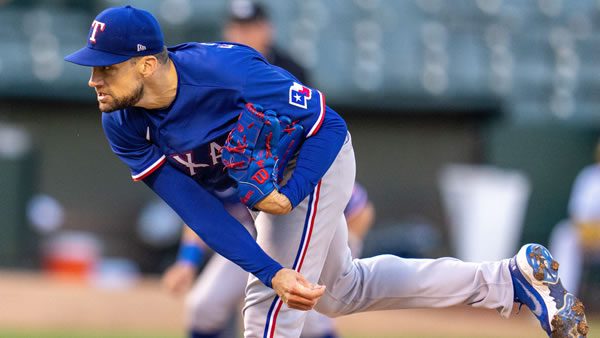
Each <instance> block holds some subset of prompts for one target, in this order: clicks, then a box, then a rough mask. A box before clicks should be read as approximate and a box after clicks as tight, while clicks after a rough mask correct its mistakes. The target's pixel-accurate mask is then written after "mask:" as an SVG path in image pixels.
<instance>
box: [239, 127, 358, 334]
mask: <svg viewBox="0 0 600 338" xmlns="http://www.w3.org/2000/svg"><path fill="white" fill-rule="evenodd" d="M354 173H355V172H354V153H353V150H352V145H351V143H350V141H349V139H348V141H347V142H346V144H345V145H344V146H343V147H342V150H341V151H340V153H339V154H338V157H337V158H336V160H335V161H334V163H333V164H332V166H331V167H330V168H329V170H328V171H327V173H326V174H325V176H324V177H323V178H322V179H321V181H320V182H319V184H318V185H317V187H316V188H315V189H314V191H313V192H312V193H311V195H310V196H309V197H307V198H306V199H305V200H304V201H302V203H300V204H299V205H298V206H297V207H296V208H294V210H293V211H292V212H291V213H289V214H287V215H283V216H274V215H268V214H264V213H261V214H260V215H258V217H257V218H256V228H257V241H258V243H259V244H260V246H261V247H262V248H263V249H264V250H265V251H266V252H267V253H268V254H269V255H270V256H271V257H273V258H274V259H275V260H277V261H278V262H279V263H281V264H282V265H283V266H285V267H287V268H291V269H294V270H296V271H299V272H300V273H301V274H302V275H303V276H304V277H305V278H306V279H307V280H309V281H310V282H312V283H316V282H317V281H318V279H319V276H320V275H321V270H322V268H323V264H324V262H325V257H326V256H327V253H328V251H329V246H330V243H331V240H332V238H333V235H334V233H335V231H336V228H337V224H338V223H340V222H341V224H340V225H341V226H344V227H345V226H346V223H345V219H344V216H343V211H344V208H345V206H346V203H347V202H348V200H349V198H350V195H351V193H352V186H353V184H354ZM305 317H306V312H303V311H298V310H292V309H289V308H288V307H287V305H285V304H283V303H282V301H281V300H280V299H279V297H277V296H276V294H275V292H274V291H273V290H272V289H270V288H267V287H266V286H264V285H263V284H262V283H260V282H259V281H258V280H257V279H256V278H254V277H253V276H251V277H250V279H249V284H248V287H247V289H246V304H245V307H244V325H245V337H278V338H279V337H299V336H300V333H301V330H302V327H303V323H304V319H305Z"/></svg>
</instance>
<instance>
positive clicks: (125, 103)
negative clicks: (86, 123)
mask: <svg viewBox="0 0 600 338" xmlns="http://www.w3.org/2000/svg"><path fill="white" fill-rule="evenodd" d="M142 96H144V85H143V84H141V83H140V85H139V86H138V87H137V88H136V89H134V90H133V92H132V93H131V94H130V95H127V96H125V97H121V98H114V97H113V102H109V103H106V104H104V107H103V104H100V110H101V111H103V112H112V111H115V110H121V109H125V108H129V107H133V106H135V105H136V104H137V103H138V102H140V100H141V99H142Z"/></svg>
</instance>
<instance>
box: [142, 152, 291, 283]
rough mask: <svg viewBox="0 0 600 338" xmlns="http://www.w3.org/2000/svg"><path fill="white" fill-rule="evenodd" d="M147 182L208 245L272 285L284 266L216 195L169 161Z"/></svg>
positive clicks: (147, 179)
mask: <svg viewBox="0 0 600 338" xmlns="http://www.w3.org/2000/svg"><path fill="white" fill-rule="evenodd" d="M144 183H146V184H147V185H148V186H149V187H150V188H151V189H152V190H153V191H154V192H155V193H156V194H157V195H158V196H160V197H161V198H162V199H163V200H164V201H165V202H166V203H167V204H168V205H169V206H170V207H171V208H173V210H175V212H177V214H178V215H179V217H181V218H182V219H183V221H184V222H185V223H186V224H187V225H188V226H189V227H190V228H191V229H192V230H194V231H195V232H196V233H197V234H198V236H200V237H201V238H202V239H203V240H204V241H205V242H206V244H208V246H210V247H211V248H212V249H213V250H215V251H216V252H218V253H219V254H220V255H221V256H223V257H225V258H227V259H229V260H230V261H232V262H234V263H235V264H237V265H239V266H240V267H241V268H242V269H244V270H246V271H248V272H250V273H252V274H253V275H255V276H256V277H257V278H258V279H259V280H260V281H261V282H263V283H264V284H265V285H266V286H268V287H271V280H272V279H273V277H274V276H275V274H276V273H277V272H278V271H279V270H281V269H282V268H283V267H282V266H281V265H280V264H279V263H277V262H276V261H275V260H273V259H272V258H271V257H269V256H268V255H267V254H266V253H265V252H264V251H263V250H262V249H261V248H260V246H259V245H258V244H257V243H256V241H255V240H254V238H252V236H251V235H250V233H248V231H247V230H246V228H244V226H243V225H242V224H241V223H239V222H238V221H237V220H236V219H235V218H233V217H232V216H231V215H230V214H229V213H228V212H227V211H226V210H225V208H224V207H223V204H222V203H221V202H220V201H219V200H217V199H216V197H214V196H213V195H211V194H210V193H208V192H207V191H206V190H204V189H203V188H202V187H201V186H200V185H199V184H197V183H196V182H195V181H194V180H193V179H192V178H190V177H189V176H186V175H185V174H183V173H181V172H180V171H178V170H177V169H175V168H173V167H172V166H171V165H170V164H169V163H166V164H165V165H163V166H162V167H160V168H159V169H158V170H156V171H155V172H154V173H152V174H151V175H150V176H148V177H147V178H146V179H144Z"/></svg>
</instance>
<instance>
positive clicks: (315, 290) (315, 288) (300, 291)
mask: <svg viewBox="0 0 600 338" xmlns="http://www.w3.org/2000/svg"><path fill="white" fill-rule="evenodd" d="M289 293H290V294H291V295H296V296H300V297H302V298H306V299H314V300H317V299H319V298H321V296H322V295H323V293H325V286H324V285H313V284H310V283H309V285H308V286H305V285H302V284H297V285H296V287H295V288H293V289H292V290H290V291H289Z"/></svg>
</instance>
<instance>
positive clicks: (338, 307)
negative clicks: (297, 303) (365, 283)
mask: <svg viewBox="0 0 600 338" xmlns="http://www.w3.org/2000/svg"><path fill="white" fill-rule="evenodd" d="M346 308H347V305H346V304H343V303H342V302H340V301H338V300H335V299H333V298H331V297H327V296H326V295H325V296H323V297H322V298H321V300H320V301H319V302H318V303H317V305H316V306H315V311H317V312H318V313H320V314H322V315H325V316H327V317H330V318H335V317H339V316H343V315H346V314H349V313H348V312H347V310H346Z"/></svg>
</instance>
